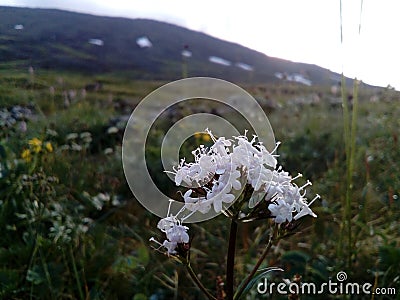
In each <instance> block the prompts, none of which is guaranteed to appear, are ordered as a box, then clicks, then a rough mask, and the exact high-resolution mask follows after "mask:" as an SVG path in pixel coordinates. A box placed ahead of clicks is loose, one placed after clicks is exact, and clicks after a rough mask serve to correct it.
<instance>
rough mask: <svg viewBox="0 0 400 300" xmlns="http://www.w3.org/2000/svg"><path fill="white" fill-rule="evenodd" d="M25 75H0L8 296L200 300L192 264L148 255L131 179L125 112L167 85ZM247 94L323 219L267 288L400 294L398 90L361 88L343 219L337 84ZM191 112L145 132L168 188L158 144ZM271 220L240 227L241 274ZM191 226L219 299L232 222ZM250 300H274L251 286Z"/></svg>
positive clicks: (287, 249) (0, 254)
mask: <svg viewBox="0 0 400 300" xmlns="http://www.w3.org/2000/svg"><path fill="white" fill-rule="evenodd" d="M17 66H18V63H17V65H6V64H3V65H1V66H0V128H1V131H0V228H1V239H0V298H3V299H81V300H83V299H134V300H145V299H149V300H157V299H158V300H162V299H165V300H167V299H204V298H203V295H202V294H201V292H200V291H199V290H198V289H197V288H196V286H195V284H194V283H193V282H192V280H191V278H190V277H189V276H188V275H187V273H186V272H185V269H184V268H182V267H181V266H180V265H179V264H177V263H176V262H174V261H173V260H171V259H169V258H168V257H167V256H165V255H163V254H161V253H159V252H157V251H156V250H154V249H153V248H152V247H151V244H150V243H149V238H150V237H152V236H154V237H159V236H160V233H159V231H158V230H157V228H156V225H157V222H158V220H159V219H158V218H157V217H156V216H153V215H152V214H151V213H149V212H147V211H146V210H145V209H144V208H143V207H142V206H141V205H140V204H139V203H138V202H137V201H136V200H135V199H134V197H133V195H132V193H131V191H130V189H129V187H128V186H127V183H126V180H125V177H124V173H123V170H122V163H121V145H122V136H123V132H124V126H125V124H126V121H127V117H129V115H130V113H131V112H132V110H133V109H134V107H135V106H136V105H137V103H139V101H140V100H141V99H143V97H145V96H146V95H147V94H148V93H150V92H151V91H153V90H154V89H155V88H157V87H159V86H161V85H163V84H164V82H152V81H133V80H130V79H129V77H128V76H127V75H126V74H104V75H101V74H100V75H97V76H93V75H85V74H78V73H67V72H64V73H63V72H52V71H44V70H27V69H21V68H17ZM239 85H240V83H239ZM241 86H242V87H243V88H244V89H245V90H247V91H248V92H249V93H250V94H252V95H253V96H254V97H255V98H256V99H257V100H258V102H259V103H260V105H261V106H262V107H263V109H264V110H265V111H266V112H267V115H268V117H269V120H270V123H271V125H272V128H273V129H274V133H275V136H276V140H278V141H281V142H282V144H281V146H280V147H279V149H278V154H279V155H280V158H279V162H280V163H281V164H282V165H283V167H284V169H285V170H288V171H290V172H291V173H292V174H297V173H298V172H301V173H303V175H304V177H305V178H308V179H310V180H311V181H312V182H313V186H312V187H311V190H312V193H318V194H320V195H321V197H322V200H321V201H320V202H318V203H315V204H314V205H313V210H314V211H315V212H316V213H317V214H318V218H316V219H314V218H305V219H304V221H302V223H301V224H300V227H299V228H298V230H297V231H296V233H295V234H294V235H293V236H292V237H291V238H289V239H286V240H283V241H281V242H280V243H279V244H278V246H277V247H275V248H274V250H273V252H272V253H271V254H270V255H269V256H268V258H267V260H266V262H265V263H264V265H263V266H264V267H267V266H278V267H282V268H283V269H284V270H285V272H284V274H277V278H271V280H274V279H276V280H277V281H279V280H280V279H279V278H282V277H283V278H289V279H290V278H293V277H294V276H296V275H300V276H301V278H302V280H303V281H304V282H315V283H322V282H326V281H327V280H328V278H330V277H332V278H333V277H335V276H336V274H337V273H338V272H339V271H345V272H346V273H347V275H348V278H349V280H351V281H352V282H369V283H371V284H372V285H373V286H374V287H386V288H389V287H391V288H392V287H393V288H395V289H396V291H397V297H399V295H400V277H399V275H400V273H399V270H400V234H399V233H400V223H399V221H398V220H399V218H400V211H399V208H400V200H399V195H400V151H399V143H400V142H399V127H400V118H399V116H400V105H399V103H400V95H399V93H397V92H396V91H394V90H393V89H391V88H386V89H385V88H382V89H379V90H378V89H370V88H366V87H363V86H361V87H360V89H359V91H358V111H357V134H356V135H355V137H354V142H355V148H354V155H353V157H354V160H353V163H354V167H353V172H352V174H351V178H352V184H351V186H350V188H349V191H348V193H349V194H348V196H350V200H351V202H350V208H347V210H346V187H347V184H346V172H347V171H348V170H347V167H346V166H347V165H346V149H345V142H344V130H343V124H344V120H343V109H342V97H341V94H340V88H339V89H338V88H337V87H336V88H332V87H330V86H310V87H308V86H303V85H299V84H295V83H289V82H282V83H277V84H252V85H249V84H244V85H241ZM347 92H348V96H346V97H345V99H346V101H348V102H347V103H346V104H347V105H348V107H349V108H350V109H351V108H352V107H353V103H354V95H353V96H352V95H351V94H352V90H351V88H350V89H348V90H347ZM194 109H197V108H195V107H190V105H188V106H184V107H183V106H182V105H179V106H176V107H174V108H173V111H172V113H171V114H169V115H168V116H169V117H168V118H166V119H165V120H161V121H162V122H159V123H158V127H157V128H155V129H154V131H152V136H151V137H149V143H148V144H149V149H147V151H148V154H149V155H148V157H149V161H148V166H149V169H150V170H151V171H152V172H153V176H154V179H155V181H156V182H158V184H159V185H160V186H161V187H162V189H163V190H165V191H166V192H168V193H176V190H174V189H175V184H174V183H173V182H171V181H168V180H166V177H165V175H164V174H163V173H162V172H161V169H160V168H161V166H160V161H159V157H158V151H159V147H160V141H161V139H162V137H163V134H164V133H165V132H166V130H167V129H168V128H169V126H171V125H172V124H173V123H174V122H175V121H176V120H177V119H179V118H181V117H183V116H185V115H188V114H190V113H191V111H193V110H194ZM203 127H207V126H206V125H203ZM204 129H205V128H202V127H200V128H199V130H204ZM199 139H201V137H199ZM196 143H202V140H197V141H196ZM138 180H140V179H138ZM266 222H267V221H260V222H256V223H252V224H251V225H249V224H240V226H239V235H240V238H239V240H238V245H237V259H236V265H235V271H236V276H237V277H238V278H243V277H244V276H245V274H246V273H247V272H249V270H250V269H251V267H252V266H253V265H254V263H255V261H256V260H257V255H258V253H259V252H260V251H261V249H262V248H263V246H265V244H266V242H267V241H266V231H265V228H267V225H268V224H266ZM189 227H190V232H191V236H193V241H192V244H191V260H192V265H193V268H194V270H195V271H196V273H197V274H198V276H199V278H201V280H202V281H203V283H204V285H205V286H206V287H207V288H208V289H209V290H210V291H211V292H215V291H216V280H217V277H218V276H221V277H222V278H223V277H224V276H225V274H224V272H225V267H224V266H225V261H226V252H225V251H224V250H221V249H226V248H227V243H228V241H227V239H226V237H227V232H228V230H229V228H228V227H229V226H228V224H227V222H226V219H224V218H223V217H222V216H220V217H217V218H215V219H213V220H210V221H207V222H204V223H199V224H190V225H189ZM349 230H350V231H351V234H352V239H351V240H350V241H349V240H348V238H347V236H348V231H349ZM160 239H161V237H160ZM237 283H238V282H237ZM247 297H248V298H247V299H264V298H265V299H268V298H271V297H270V296H267V295H266V296H260V295H258V294H257V291H256V289H255V288H253V289H252V290H251V291H250V293H249V294H248V296H247ZM331 297H332V299H334V298H335V299H336V298H337V299H349V298H346V297H345V296H343V295H338V296H331ZM272 298H274V299H276V297H272ZM283 299H285V298H283ZM286 299H287V297H286ZM302 299H314V298H313V297H312V296H307V297H306V296H304V297H302ZM315 299H318V297H316V298H315ZM325 299H328V296H327V297H326V298H325ZM354 299H364V298H361V297H360V298H354ZM365 299H373V296H372V295H369V296H368V297H366V298H365ZM375 299H396V296H393V295H388V296H384V297H383V296H379V297H376V296H375Z"/></svg>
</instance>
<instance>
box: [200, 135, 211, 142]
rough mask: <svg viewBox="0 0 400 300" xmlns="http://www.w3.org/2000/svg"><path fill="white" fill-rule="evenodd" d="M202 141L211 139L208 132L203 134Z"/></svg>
mask: <svg viewBox="0 0 400 300" xmlns="http://www.w3.org/2000/svg"><path fill="white" fill-rule="evenodd" d="M202 137H203V141H205V142H209V141H210V140H211V138H210V136H209V135H208V134H203V136H202Z"/></svg>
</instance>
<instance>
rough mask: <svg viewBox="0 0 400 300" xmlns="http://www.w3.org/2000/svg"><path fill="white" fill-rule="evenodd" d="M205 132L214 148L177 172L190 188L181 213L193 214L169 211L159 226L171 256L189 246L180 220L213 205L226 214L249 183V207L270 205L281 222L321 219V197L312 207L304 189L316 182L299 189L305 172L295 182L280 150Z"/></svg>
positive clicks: (197, 153)
mask: <svg viewBox="0 0 400 300" xmlns="http://www.w3.org/2000/svg"><path fill="white" fill-rule="evenodd" d="M206 132H207V133H208V134H209V135H210V137H211V138H212V140H213V142H214V144H213V145H212V146H211V147H210V148H209V149H208V148H206V147H204V146H200V147H199V148H197V149H196V150H194V151H193V152H192V154H193V155H194V162H192V163H187V162H185V160H182V161H181V163H180V164H179V166H178V167H177V168H174V172H173V174H175V183H176V185H178V186H179V185H184V186H186V187H188V188H189V189H188V190H187V191H186V193H185V194H184V195H183V199H184V201H185V205H184V207H183V208H182V210H181V211H180V212H182V211H183V210H188V211H190V214H189V215H187V216H186V217H185V218H184V219H182V220H181V221H178V215H179V213H180V212H179V213H178V215H176V216H168V214H169V213H168V214H167V217H166V218H164V219H162V220H161V221H160V223H159V224H158V228H159V229H161V231H163V232H165V233H166V235H167V239H168V240H166V241H164V243H163V244H161V243H159V244H160V246H164V247H165V248H166V249H167V250H168V253H169V254H170V253H174V251H175V248H176V245H177V244H178V243H187V242H188V240H189V236H188V235H187V233H186V231H187V229H188V228H187V227H185V226H182V225H181V222H183V221H184V220H185V219H187V218H188V217H189V216H190V215H191V214H193V213H195V212H197V211H199V212H201V213H207V212H209V211H210V209H211V207H213V208H214V210H215V212H217V213H218V212H221V211H223V210H224V209H226V207H223V203H226V204H227V205H230V204H232V203H233V202H234V201H235V199H237V196H238V195H240V192H241V191H242V190H243V189H244V188H245V186H246V185H248V186H251V187H252V189H253V195H252V197H251V199H249V203H248V206H249V208H253V207H255V206H257V205H258V204H259V203H260V202H261V201H267V202H268V204H269V205H268V209H269V211H270V214H271V216H272V217H274V220H275V222H276V223H284V222H286V221H288V222H291V221H292V220H293V219H294V220H297V219H299V218H301V217H303V216H306V215H311V216H313V217H316V215H315V213H314V212H313V211H312V210H311V209H310V207H309V206H310V205H311V204H312V202H314V201H315V200H316V199H318V198H319V195H317V196H316V197H315V198H314V199H313V200H312V201H311V202H310V203H307V199H306V198H305V193H306V192H305V190H304V189H305V187H306V186H308V185H311V182H309V181H307V183H306V184H305V185H303V186H301V187H298V186H297V185H296V184H295V183H294V182H293V181H294V180H295V179H297V178H299V177H301V174H299V175H298V176H296V177H294V178H292V177H291V176H290V175H289V173H287V172H285V171H283V170H282V167H277V160H276V157H277V155H274V154H273V153H274V152H275V151H276V148H275V149H274V150H273V151H272V152H269V151H268V150H267V149H266V148H265V147H264V146H263V145H262V143H260V142H256V140H257V136H254V137H253V139H252V140H250V141H249V140H248V138H247V136H246V134H245V135H243V136H237V137H233V138H232V139H225V138H224V137H220V138H218V139H217V138H216V137H215V136H214V135H213V134H212V133H211V132H210V131H208V130H206ZM276 146H277V147H278V146H279V143H277V145H276ZM293 214H295V216H294V217H293ZM152 240H153V241H154V239H152Z"/></svg>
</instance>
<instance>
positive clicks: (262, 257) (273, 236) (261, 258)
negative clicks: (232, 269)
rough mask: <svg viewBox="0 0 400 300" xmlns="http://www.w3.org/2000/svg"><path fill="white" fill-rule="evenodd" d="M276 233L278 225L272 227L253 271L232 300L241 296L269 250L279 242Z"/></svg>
mask: <svg viewBox="0 0 400 300" xmlns="http://www.w3.org/2000/svg"><path fill="white" fill-rule="evenodd" d="M277 233H278V225H277V224H275V225H274V231H273V233H272V234H271V235H270V237H269V241H268V244H267V246H266V247H265V249H264V251H263V253H262V254H261V257H260V258H259V259H258V261H257V263H256V264H255V266H254V267H253V269H252V270H251V272H250V274H249V275H247V277H246V280H245V281H244V283H243V284H242V285H241V287H240V289H239V290H238V291H237V292H236V293H235V295H234V297H233V299H234V300H237V299H240V296H241V295H242V293H243V291H244V289H245V288H246V286H247V285H248V284H249V282H250V281H251V279H252V278H253V277H254V275H255V274H256V272H257V270H258V269H259V268H260V266H261V263H262V262H263V261H264V260H265V258H266V257H267V254H268V253H269V250H270V249H271V247H272V245H273V244H274V243H275V242H277V241H278V240H279V238H277Z"/></svg>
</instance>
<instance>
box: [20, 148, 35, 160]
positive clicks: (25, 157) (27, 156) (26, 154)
mask: <svg viewBox="0 0 400 300" xmlns="http://www.w3.org/2000/svg"><path fill="white" fill-rule="evenodd" d="M21 158H22V159H23V160H25V161H26V162H30V161H31V160H32V155H31V151H30V150H29V149H25V150H24V151H22V153H21Z"/></svg>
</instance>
